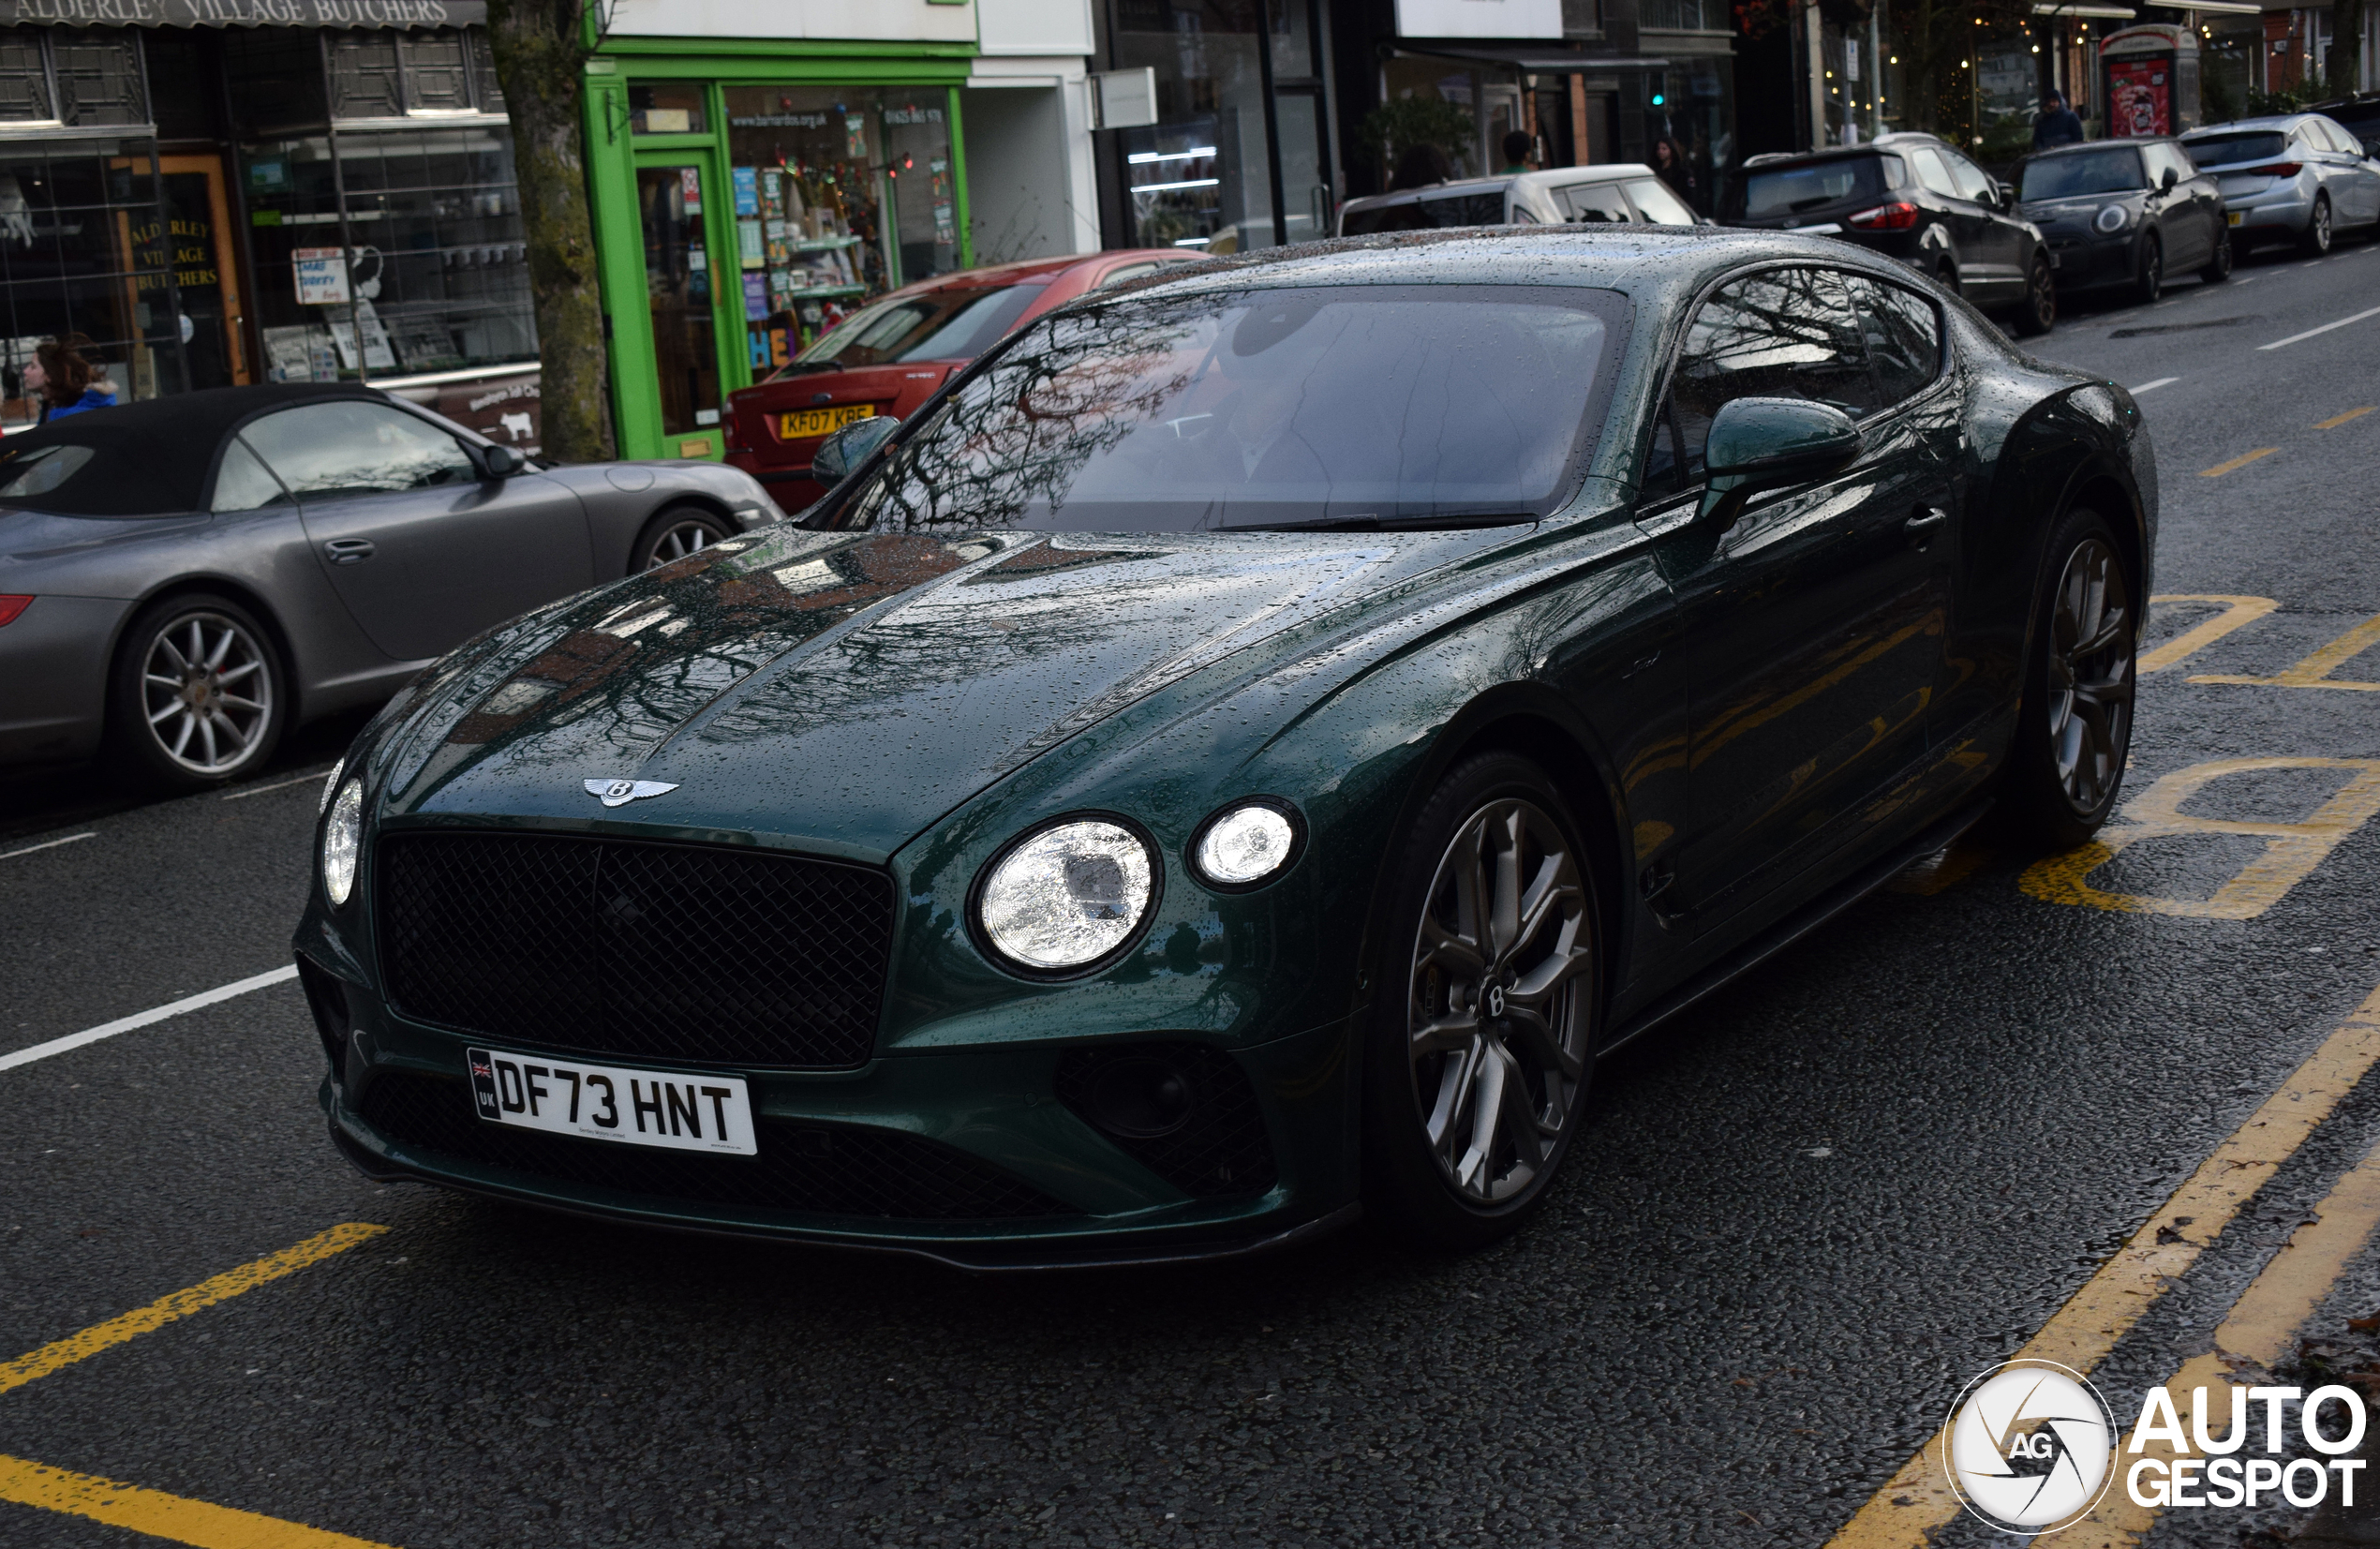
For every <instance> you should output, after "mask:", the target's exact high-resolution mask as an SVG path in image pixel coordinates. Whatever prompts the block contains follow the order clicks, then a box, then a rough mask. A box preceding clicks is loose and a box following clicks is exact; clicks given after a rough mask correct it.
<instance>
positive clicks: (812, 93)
mask: <svg viewBox="0 0 2380 1549" xmlns="http://www.w3.org/2000/svg"><path fill="white" fill-rule="evenodd" d="M726 101H727V128H728V141H727V143H728V159H729V161H730V162H731V163H732V164H733V165H732V167H731V171H730V175H731V177H732V179H733V186H732V187H731V188H730V190H729V194H730V197H731V198H732V200H733V202H734V207H735V208H734V216H735V221H736V269H737V271H738V273H737V276H736V278H737V280H738V281H739V282H740V286H741V290H742V293H743V303H744V305H743V311H744V321H745V332H746V335H747V337H746V349H747V350H748V352H749V356H750V364H751V368H752V371H753V373H754V374H755V375H766V373H767V372H768V371H770V370H772V369H774V368H775V367H777V366H779V365H783V364H784V363H785V362H786V361H787V360H789V359H791V358H792V356H793V355H794V354H796V353H797V352H799V350H801V349H802V347H803V346H804V345H805V344H807V343H808V342H809V341H810V340H811V339H814V338H816V337H817V336H818V335H819V334H821V333H823V332H824V331H825V330H826V329H828V328H831V327H833V326H834V325H835V323H837V322H839V321H840V320H842V318H843V317H844V315H845V314H846V313H847V312H848V311H849V310H850V309H851V307H852V306H854V305H856V303H857V302H858V301H859V300H860V299H861V298H863V297H866V296H869V295H873V294H877V293H880V292H882V291H885V290H893V289H895V288H898V287H900V286H902V285H907V284H912V283H915V281H917V280H921V279H925V278H928V277H930V276H934V275H941V274H948V273H950V272H951V271H952V270H955V269H957V268H958V267H959V242H958V196H957V188H956V184H955V181H954V178H953V175H952V171H951V154H950V124H949V114H948V111H947V102H948V98H947V97H946V96H945V94H944V92H943V91H942V89H941V88H939V87H928V88H920V89H916V90H909V89H904V88H900V87H888V88H885V89H884V90H880V91H862V92H855V91H848V90H841V89H838V88H834V87H825V86H819V87H785V86H731V87H729V88H728V89H727V93H726Z"/></svg>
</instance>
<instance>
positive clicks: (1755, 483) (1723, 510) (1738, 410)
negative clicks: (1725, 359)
mask: <svg viewBox="0 0 2380 1549" xmlns="http://www.w3.org/2000/svg"><path fill="white" fill-rule="evenodd" d="M1860 446H1861V440H1860V434H1859V427H1858V426H1857V425H1854V424H1852V422H1851V417H1850V416H1849V415H1847V414H1845V413H1844V412H1843V411H1842V410H1839V409H1835V408H1831V407H1830V406H1828V405H1826V404H1822V403H1811V402H1809V401H1808V400H1807V399H1806V398H1737V399H1735V400H1734V401H1733V402H1732V403H1729V404H1725V405H1722V406H1721V407H1720V409H1719V411H1718V414H1716V415H1715V416H1713V417H1712V420H1711V430H1710V435H1709V436H1708V438H1707V439H1705V440H1704V442H1703V465H1704V469H1705V470H1706V471H1707V472H1708V474H1709V476H1710V483H1709V484H1707V485H1706V486H1705V487H1704V490H1703V507H1702V510H1701V511H1700V512H1698V513H1697V514H1696V515H1695V520H1696V521H1697V522H1704V523H1710V524H1713V525H1715V526H1718V527H1726V526H1728V525H1730V524H1731V523H1733V521H1734V520H1735V518H1736V516H1737V515H1738V514H1740V513H1741V512H1742V511H1743V509H1744V505H1745V502H1746V501H1748V500H1749V499H1751V498H1752V497H1753V496H1755V495H1757V494H1759V493H1760V492H1761V491H1763V490H1764V489H1781V488H1783V487H1784V486H1786V485H1787V484H1802V483H1805V482H1807V481H1808V480H1811V479H1819V478H1823V477H1825V476H1826V475H1827V474H1829V473H1833V472H1835V471H1837V469H1841V468H1843V467H1844V466H1845V465H1846V464H1848V463H1850V462H1851V460H1852V458H1854V457H1856V456H1858V455H1859V452H1860Z"/></svg>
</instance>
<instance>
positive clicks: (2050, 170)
mask: <svg viewBox="0 0 2380 1549" xmlns="http://www.w3.org/2000/svg"><path fill="white" fill-rule="evenodd" d="M2148 186H2149V183H2148V180H2147V179H2146V178H2144V177H2143V176H2142V175H2141V171H2140V153H2139V152H2138V151H2136V150H2135V149H2133V148H2132V147H2131V146H2129V145H2110V146H2109V147H2107V148H2106V149H2105V150H2104V151H2074V152H2070V153H2068V154H2067V155H2065V156H2043V157H2042V158H2041V159H2040V160H2038V161H2028V162H2026V163H2025V181H2024V183H2023V185H2022V186H2020V188H2019V189H2018V191H2017V194H2016V197H2017V198H2018V199H2075V198H2079V197H2080V196H2082V195H2084V194H2122V193H2130V192H2133V191H2134V190H2135V189H2139V188H2146V187H2148Z"/></svg>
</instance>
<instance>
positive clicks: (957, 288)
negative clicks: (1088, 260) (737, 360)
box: [779, 280, 1048, 375]
mask: <svg viewBox="0 0 2380 1549" xmlns="http://www.w3.org/2000/svg"><path fill="white" fill-rule="evenodd" d="M1047 284H1048V281H1046V280H1036V281H1034V283H1033V284H1031V285H1002V286H992V287H985V286H979V285H976V286H961V285H949V286H944V287H942V288H941V289H939V290H929V291H927V292H926V293H925V294H923V295H917V296H898V297H893V298H890V299H887V300H885V301H880V302H878V303H877V304H876V305H873V306H870V307H865V308H863V309H861V310H860V311H857V312H855V313H853V314H852V315H851V316H850V317H848V318H846V319H844V320H843V321H842V323H841V324H840V326H838V327H836V328H833V329H831V330H829V331H828V332H827V335H826V337H825V338H822V339H820V340H819V341H818V342H817V343H816V344H813V345H811V347H810V348H809V349H807V350H803V351H802V352H801V353H800V354H798V355H796V356H795V357H794V364H793V365H790V366H787V367H786V368H785V369H784V370H783V371H782V372H781V373H779V374H780V375H798V374H800V372H801V369H802V367H804V366H806V365H894V364H895V363H897V362H900V361H971V360H974V358H975V357H976V356H977V355H980V354H982V353H983V352H984V351H985V350H989V349H990V348H991V347H992V346H993V345H994V344H997V343H998V342H1000V337H1001V335H1004V334H1005V333H1007V332H1008V330H1009V329H1011V328H1014V327H1015V326H1016V325H1017V320H1018V319H1019V318H1020V317H1023V316H1024V314H1025V308H1026V307H1028V306H1031V305H1033V303H1034V298H1035V297H1037V296H1039V295H1040V294H1041V292H1042V290H1043V288H1044V287H1045V286H1046V285H1047Z"/></svg>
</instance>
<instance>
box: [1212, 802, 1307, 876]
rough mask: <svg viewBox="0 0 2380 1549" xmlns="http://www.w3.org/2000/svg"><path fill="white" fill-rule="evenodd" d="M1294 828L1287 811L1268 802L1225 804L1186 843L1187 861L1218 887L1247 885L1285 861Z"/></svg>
mask: <svg viewBox="0 0 2380 1549" xmlns="http://www.w3.org/2000/svg"><path fill="white" fill-rule="evenodd" d="M1297 842H1298V830H1297V827H1296V826H1295V825H1294V824H1292V823H1291V822H1290V821H1289V819H1288V815H1287V813H1285V812H1282V811H1281V809H1279V808H1278V807H1274V806H1272V805H1271V804H1270V803H1268V802H1261V801H1251V802H1247V803H1245V804H1243V805H1242V806H1238V807H1233V808H1229V809H1227V811H1225V812H1223V813H1222V814H1221V815H1220V816H1218V817H1216V818H1215V819H1214V821H1212V823H1209V824H1208V825H1207V826H1206V827H1205V828H1204V829H1203V830H1201V831H1200V832H1199V835H1198V838H1197V842H1196V843H1194V844H1192V845H1191V846H1190V864H1191V866H1192V867H1194V868H1195V869H1196V870H1197V873H1198V875H1199V876H1200V877H1201V878H1202V879H1204V880H1205V881H1207V882H1211V883H1213V884H1214V885H1216V886H1220V887H1247V886H1253V885H1254V884H1256V883H1259V882H1262V881H1263V880H1264V879H1265V878H1267V877H1269V876H1271V875H1272V873H1273V872H1275V871H1279V870H1281V868H1283V867H1284V866H1287V865H1288V864H1289V852H1290V850H1292V849H1293V848H1295V847H1296V845H1297Z"/></svg>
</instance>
